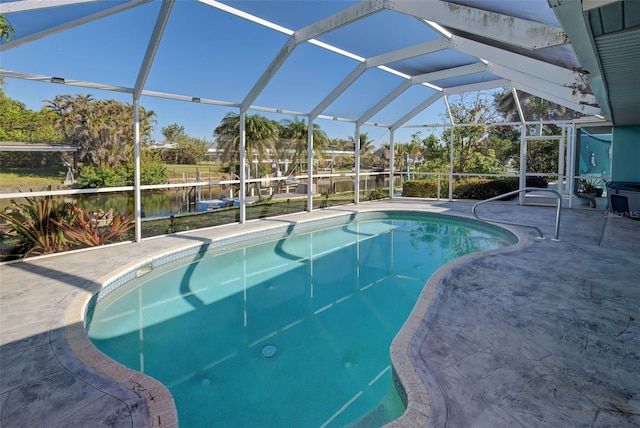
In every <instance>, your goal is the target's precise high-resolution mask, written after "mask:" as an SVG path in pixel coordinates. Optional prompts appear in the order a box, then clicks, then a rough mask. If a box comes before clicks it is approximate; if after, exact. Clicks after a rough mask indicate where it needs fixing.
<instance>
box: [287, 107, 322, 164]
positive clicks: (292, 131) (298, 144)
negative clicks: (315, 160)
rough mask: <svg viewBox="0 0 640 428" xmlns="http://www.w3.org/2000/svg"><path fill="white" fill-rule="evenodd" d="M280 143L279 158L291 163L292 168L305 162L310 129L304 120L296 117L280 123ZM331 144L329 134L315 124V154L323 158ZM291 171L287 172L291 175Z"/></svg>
mask: <svg viewBox="0 0 640 428" xmlns="http://www.w3.org/2000/svg"><path fill="white" fill-rule="evenodd" d="M280 139H281V140H280V141H279V142H278V156H279V157H280V158H281V159H287V160H288V161H289V162H291V168H295V165H296V164H297V163H298V162H300V161H303V160H304V159H305V158H306V156H307V141H308V139H309V127H308V125H307V122H306V121H305V120H304V119H300V118H299V117H297V116H296V117H295V118H293V119H283V120H281V121H280ZM328 144H329V138H328V137H327V134H326V133H325V132H324V131H322V130H321V129H320V125H318V124H316V123H314V124H313V152H314V155H316V156H318V157H322V156H323V150H324V149H325V148H326V147H327V145H328ZM290 173H291V171H287V174H290Z"/></svg>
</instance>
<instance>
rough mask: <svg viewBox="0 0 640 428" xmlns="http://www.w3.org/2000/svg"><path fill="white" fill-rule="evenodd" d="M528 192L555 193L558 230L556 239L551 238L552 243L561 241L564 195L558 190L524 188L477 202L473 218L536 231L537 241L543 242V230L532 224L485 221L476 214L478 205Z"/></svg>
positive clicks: (473, 208)
mask: <svg viewBox="0 0 640 428" xmlns="http://www.w3.org/2000/svg"><path fill="white" fill-rule="evenodd" d="M528 191H536V192H549V193H553V194H554V195H555V196H556V198H557V199H558V205H557V207H556V228H555V234H554V237H553V238H551V240H552V241H559V240H560V239H559V238H558V235H559V233H560V211H561V210H562V195H561V194H560V192H558V191H557V190H553V189H542V188H539V187H523V188H521V189H518V190H514V191H511V192H507V193H504V194H502V195H498V196H494V197H493V198H489V199H485V200H483V201H480V202H477V203H475V204H474V205H473V207H472V208H471V212H472V213H473V216H474V217H475V218H477V219H478V220H482V221H488V222H491V223H501V224H509V225H511V226H520V227H529V228H531V229H535V230H536V231H537V232H538V236H537V237H536V239H540V240H543V239H545V238H544V234H543V233H542V230H540V228H539V227H537V226H533V225H531V224H522V223H515V222H511V221H504V220H488V219H483V218H480V217H479V216H478V214H477V213H476V208H477V207H478V205H482V204H485V203H487V202H491V201H496V200H499V199H502V198H505V197H507V196H511V195H515V194H518V193H522V192H528Z"/></svg>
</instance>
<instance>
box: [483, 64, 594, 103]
mask: <svg viewBox="0 0 640 428" xmlns="http://www.w3.org/2000/svg"><path fill="white" fill-rule="evenodd" d="M488 68H489V71H490V72H492V73H494V74H496V75H498V76H501V77H504V78H506V79H509V80H510V81H511V82H512V83H513V84H522V85H526V86H528V87H534V88H536V89H537V90H538V91H539V93H542V94H553V96H554V101H553V102H555V103H556V104H560V105H562V106H564V107H567V108H570V109H572V110H576V111H580V110H581V109H582V106H584V105H593V104H597V100H596V99H595V97H594V96H593V95H586V96H585V97H584V98H582V97H581V96H580V97H581V101H582V102H583V104H580V102H579V101H577V100H574V99H573V89H572V88H570V87H567V86H562V85H558V84H556V83H553V82H550V81H548V80H543V79H540V78H538V77H536V76H533V75H531V74H527V73H522V72H520V71H516V70H511V69H509V68H507V67H504V66H501V65H497V64H492V63H489V65H488ZM549 101H551V100H549Z"/></svg>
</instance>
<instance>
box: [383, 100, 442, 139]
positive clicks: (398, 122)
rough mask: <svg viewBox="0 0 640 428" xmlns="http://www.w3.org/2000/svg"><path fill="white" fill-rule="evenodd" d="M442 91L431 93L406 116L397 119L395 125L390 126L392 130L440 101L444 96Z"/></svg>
mask: <svg viewBox="0 0 640 428" xmlns="http://www.w3.org/2000/svg"><path fill="white" fill-rule="evenodd" d="M442 95H443V94H442V93H441V92H436V93H435V94H433V95H431V96H430V97H429V98H427V99H426V100H425V101H423V102H421V103H420V104H419V105H417V106H416V107H414V108H413V109H412V110H411V111H409V112H407V113H406V114H405V115H404V116H402V117H401V118H400V119H398V120H396V121H395V122H394V123H393V125H391V126H390V127H389V130H390V131H395V130H396V129H398V128H400V127H401V126H402V125H404V124H405V123H407V122H408V121H409V120H411V118H413V117H415V116H416V115H418V114H420V112H422V111H423V110H425V109H426V108H428V107H429V106H430V105H431V104H433V103H435V102H436V101H438V100H439V99H440V98H442Z"/></svg>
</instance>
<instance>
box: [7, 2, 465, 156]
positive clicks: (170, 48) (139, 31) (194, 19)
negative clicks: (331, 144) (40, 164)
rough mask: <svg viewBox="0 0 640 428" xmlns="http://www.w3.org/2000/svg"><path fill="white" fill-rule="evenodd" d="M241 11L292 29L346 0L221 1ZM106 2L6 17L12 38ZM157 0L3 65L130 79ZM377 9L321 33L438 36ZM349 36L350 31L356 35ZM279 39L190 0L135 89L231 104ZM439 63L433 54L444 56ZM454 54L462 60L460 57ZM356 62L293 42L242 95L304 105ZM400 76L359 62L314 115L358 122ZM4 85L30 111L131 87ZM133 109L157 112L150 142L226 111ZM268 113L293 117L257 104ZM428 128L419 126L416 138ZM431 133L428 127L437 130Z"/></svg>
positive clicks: (395, 41)
mask: <svg viewBox="0 0 640 428" xmlns="http://www.w3.org/2000/svg"><path fill="white" fill-rule="evenodd" d="M228 3H230V4H231V5H232V6H235V7H238V8H242V9H243V10H246V11H247V12H249V13H252V14H259V15H260V16H262V17H264V18H266V19H270V20H273V21H275V22H276V23H277V24H278V25H281V26H284V27H286V28H289V29H292V30H297V29H299V28H301V27H303V26H305V25H309V24H311V23H313V22H315V21H318V20H319V19H321V18H323V17H324V16H328V15H330V14H331V13H334V12H336V11H337V10H340V9H342V8H344V7H347V6H349V5H350V4H352V3H353V2H346V1H324V2H316V1H261V2H253V1H241V2H228ZM114 4H117V2H115V1H107V2H98V3H89V4H82V5H75V6H69V7H60V8H51V9H45V10H40V11H31V12H25V13H17V14H9V15H8V18H9V20H10V21H11V23H12V25H13V26H14V28H15V30H16V33H17V34H16V40H20V37H23V36H28V35H30V34H33V33H37V32H38V31H40V30H42V29H45V28H48V27H50V26H52V25H54V26H55V25H58V24H61V23H64V22H66V21H68V20H69V19H73V18H80V17H83V16H86V15H87V14H88V13H94V12H96V11H98V10H100V9H104V8H105V7H111V6H113V5H114ZM160 4H161V3H160V2H158V1H153V2H151V3H148V4H145V5H143V6H139V7H136V8H133V9H130V10H127V11H124V12H120V13H118V14H115V15H112V16H109V17H106V18H103V19H100V20H97V21H93V22H89V23H86V24H83V25H80V26H77V27H75V28H72V29H69V30H66V31H62V32H58V33H56V34H52V35H49V36H47V37H44V38H40V39H38V40H35V41H32V42H29V43H25V44H22V45H20V46H18V47H15V48H11V49H7V50H5V51H3V52H0V67H1V68H3V69H5V70H10V71H16V72H23V73H31V74H37V75H43V76H56V77H62V78H65V79H66V80H70V79H75V80H81V81H87V82H94V83H103V84H108V85H116V86H123V87H133V86H134V84H135V81H136V78H137V75H138V71H139V68H140V65H141V63H142V59H143V57H144V53H145V50H146V48H147V44H148V41H149V36H150V34H151V32H152V30H153V26H154V24H155V17H156V16H157V14H158V11H159V8H160ZM386 13H387V12H381V13H378V14H376V15H373V16H371V17H368V18H365V19H363V20H360V21H356V23H354V24H351V25H349V26H345V27H343V28H340V29H338V30H336V31H335V32H331V33H328V34H327V35H326V36H323V37H322V38H320V40H321V41H323V42H326V43H331V44H333V45H335V46H338V47H340V48H341V49H345V50H348V51H349V52H352V53H355V54H357V55H359V56H361V57H372V56H375V55H380V54H382V53H386V52H389V51H392V50H395V49H399V48H402V47H406V46H409V45H411V44H415V43H416V41H415V38H409V37H408V36H406V35H405V34H404V32H405V31H410V32H411V34H412V35H415V33H416V32H424V39H425V40H429V39H433V38H436V37H439V36H438V35H437V34H436V33H435V32H433V31H432V30H430V29H428V28H427V27H426V26H425V25H423V24H419V23H417V20H415V19H414V18H409V17H406V16H402V15H397V14H393V15H390V14H386ZM356 34H357V35H358V37H355V35H356ZM363 34H364V35H365V37H364V38H363V37H362V35H363ZM287 38H288V36H287V35H285V34H282V33H281V32H278V31H274V30H273V29H271V28H266V27H264V26H261V25H257V24H256V23H253V22H250V21H248V20H246V19H243V18H240V17H237V16H234V15H232V14H229V13H227V12H224V11H221V10H218V9H215V8H212V7H209V6H207V5H204V4H200V3H197V2H187V1H177V2H176V4H175V5H174V7H173V10H172V14H171V17H170V19H169V22H168V24H167V27H166V30H165V33H164V37H163V40H162V42H161V44H160V46H159V47H158V50H157V53H156V56H155V58H154V62H153V65H152V68H151V71H150V73H149V76H148V78H147V81H146V84H145V89H147V90H152V91H159V92H166V93H172V94H178V95H183V96H188V97H200V98H207V99H213V100H218V101H224V102H232V103H240V102H242V101H243V99H244V98H245V96H246V95H247V94H248V93H249V91H250V90H251V88H252V87H253V86H254V84H255V83H256V82H257V81H258V79H259V78H260V76H261V75H262V73H263V71H264V70H265V69H266V68H267V66H268V65H269V63H270V62H271V60H272V59H273V58H274V57H275V56H276V54H277V53H278V51H279V50H280V49H281V47H282V46H283V45H284V44H285V43H286V41H287ZM443 60H444V59H443ZM461 60H466V59H464V58H462V59H461ZM357 65H358V61H356V60H354V59H351V58H347V57H345V56H341V55H337V54H335V53H334V52H329V51H328V50H325V49H322V48H320V47H318V46H314V45H311V44H303V45H300V46H298V47H297V48H296V49H295V50H294V51H293V53H292V54H291V55H290V56H289V58H288V60H287V61H286V62H285V63H284V65H283V66H282V67H281V68H280V70H279V71H278V73H277V74H276V75H275V76H274V78H273V79H272V80H271V81H270V82H269V84H268V85H267V86H266V87H265V89H264V90H263V91H262V92H261V93H260V95H259V96H258V97H257V98H256V100H255V101H254V102H253V105H256V106H263V107H270V108H280V109H284V110H292V111H299V112H303V113H305V112H309V111H311V110H312V109H313V108H314V107H315V106H316V105H318V104H319V103H320V101H322V99H323V98H324V97H325V96H326V95H327V94H329V93H330V92H331V90H332V89H333V88H334V87H335V86H336V85H338V84H339V83H340V82H341V81H342V80H343V79H344V78H345V77H346V76H347V75H348V74H349V73H350V72H351V71H352V70H353V69H354V68H355V67H356V66H357ZM403 81H404V79H403V78H402V77H399V76H396V75H393V74H391V73H388V72H385V71H382V70H379V69H370V70H367V71H366V72H365V73H364V74H363V75H362V76H361V77H360V78H359V79H358V80H357V81H356V82H355V83H354V84H353V85H352V86H351V87H349V89H348V90H347V91H345V92H344V94H343V95H341V96H340V97H339V98H338V99H337V100H336V102H334V103H333V104H331V105H330V106H329V108H328V109H327V110H326V111H325V112H324V113H323V114H326V115H328V116H337V117H349V118H358V117H359V116H360V115H362V114H364V113H365V112H366V111H367V110H368V109H369V108H370V107H371V106H373V105H375V104H376V103H377V102H378V101H379V100H380V99H382V98H383V97H384V96H385V95H387V94H388V93H389V92H391V91H392V90H393V89H394V88H396V87H397V86H398V85H399V84H401V83H402V82H403ZM4 90H5V92H6V93H7V95H8V96H9V97H11V98H14V99H17V100H19V101H21V102H23V103H25V104H26V106H27V107H28V108H30V109H33V110H40V109H41V108H42V107H43V106H44V105H45V104H46V101H45V100H50V99H53V98H54V97H55V96H56V95H62V94H77V93H84V94H87V93H89V94H91V95H92V96H93V97H94V98H97V99H116V100H119V101H123V102H128V103H131V102H132V96H131V94H126V93H120V92H112V91H102V90H97V89H88V88H81V87H75V86H71V85H61V84H52V83H49V82H47V83H43V82H35V81H27V80H22V79H13V78H5V86H4ZM433 93H435V91H434V90H433V89H430V88H426V87H424V86H421V85H414V86H413V87H411V88H410V89H409V90H407V91H406V92H404V93H403V94H402V95H401V96H399V97H398V98H397V99H396V100H394V101H393V102H392V103H391V104H390V105H389V107H388V108H385V109H384V110H382V111H381V112H380V113H378V114H377V115H375V116H374V117H373V118H372V119H371V121H372V122H378V123H382V124H392V123H394V122H395V121H397V120H398V119H399V118H401V117H402V116H403V115H404V114H405V113H406V112H407V111H408V110H411V109H412V108H413V107H414V106H416V105H418V104H420V103H421V102H422V101H424V100H425V99H427V98H428V97H430V96H431V95H432V94H433ZM141 105H142V106H143V107H145V108H146V109H148V110H153V111H154V112H155V113H156V119H157V124H156V127H155V131H154V133H153V138H154V139H156V140H159V141H161V140H162V139H163V136H162V134H161V129H162V128H163V127H166V126H168V125H170V124H173V123H177V124H178V125H182V126H184V127H185V130H186V133H187V134H189V135H191V136H194V137H198V138H203V139H207V140H209V141H212V140H213V139H214V136H213V129H214V128H215V127H216V126H217V125H218V124H219V123H220V121H221V119H222V118H223V117H224V115H225V114H227V113H229V112H237V111H238V110H237V108H235V107H232V106H213V105H208V104H198V103H193V102H185V101H175V100H169V99H165V98H157V97H149V96H143V97H142V98H141ZM444 112H445V108H444V103H443V102H442V101H439V102H437V103H435V104H434V105H433V106H431V107H430V108H428V109H427V110H426V111H424V112H423V113H420V114H419V115H417V116H416V117H414V118H413V119H411V120H410V121H409V123H410V124H431V123H442V122H443V119H442V117H443V113H444ZM249 113H250V114H255V113H258V114H262V115H264V116H267V117H269V118H271V119H274V120H278V121H280V120H282V119H291V118H292V116H289V115H282V114H277V113H267V112H262V111H249ZM315 123H317V124H318V125H320V127H321V128H322V129H323V130H324V131H325V132H326V133H327V134H328V136H329V137H330V138H342V139H347V138H348V137H350V136H353V135H354V133H355V126H354V124H352V123H344V122H340V121H334V120H321V119H318V120H316V122H315ZM419 130H420V129H418V128H409V129H400V130H398V131H397V132H396V134H395V141H396V142H408V141H409V140H410V139H411V135H412V134H413V133H415V132H417V131H419ZM360 131H361V132H367V133H368V136H369V138H370V139H371V140H373V141H374V145H376V146H379V145H381V144H383V143H387V142H389V130H388V128H386V127H376V126H363V127H362V128H361V130H360ZM430 132H432V129H423V130H422V133H423V136H425V137H426V135H428V134H429V133H430ZM437 132H439V131H437Z"/></svg>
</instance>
